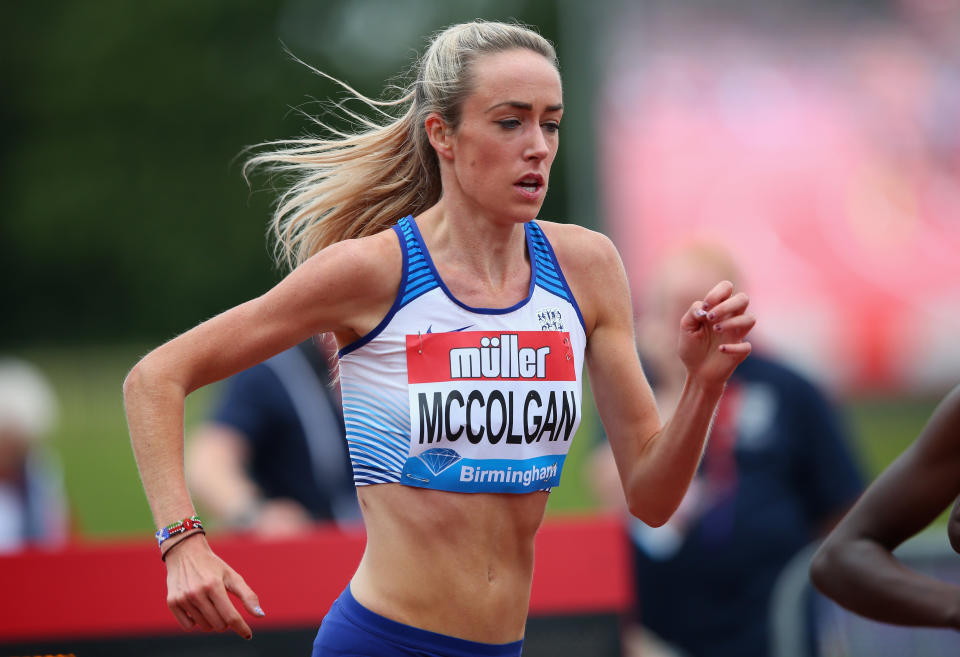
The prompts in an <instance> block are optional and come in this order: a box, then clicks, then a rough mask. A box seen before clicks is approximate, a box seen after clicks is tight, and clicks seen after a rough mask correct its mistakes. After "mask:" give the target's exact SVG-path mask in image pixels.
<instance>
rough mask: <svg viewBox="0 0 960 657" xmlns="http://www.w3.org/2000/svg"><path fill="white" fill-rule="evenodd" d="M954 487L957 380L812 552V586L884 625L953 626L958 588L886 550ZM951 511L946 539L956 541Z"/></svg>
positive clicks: (957, 476)
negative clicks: (919, 430)
mask: <svg viewBox="0 0 960 657" xmlns="http://www.w3.org/2000/svg"><path fill="white" fill-rule="evenodd" d="M958 493H960V386H958V387H957V388H954V390H953V391H952V392H951V393H950V394H949V395H947V397H946V398H945V399H944V400H943V401H942V402H941V403H940V404H939V405H938V406H937V409H936V410H935V411H934V413H933V416H932V417H931V418H930V420H929V422H928V423H927V425H926V427H925V428H924V430H923V432H922V433H921V434H920V437H919V438H918V439H917V440H916V441H915V442H914V444H913V445H911V446H910V447H909V448H908V449H907V450H906V451H905V452H904V453H903V454H902V455H901V456H900V457H899V458H897V460H896V461H894V462H893V464H891V465H890V467H888V468H887V469H886V470H885V471H884V472H883V473H881V474H880V476H879V477H877V479H876V481H874V482H873V484H871V486H870V487H869V488H868V489H867V491H866V492H865V493H864V494H863V496H862V497H861V498H860V500H858V501H857V503H856V504H855V505H854V507H853V508H852V509H851V510H850V513H848V514H847V516H846V517H845V518H844V519H843V520H842V521H841V522H840V524H839V525H837V527H836V529H834V531H833V532H832V533H831V534H830V536H828V537H827V539H826V540H825V541H824V543H823V545H822V546H821V547H820V549H819V550H818V551H817V553H816V555H814V558H813V564H812V566H811V570H810V576H811V579H812V580H813V583H814V585H815V586H816V587H817V588H818V589H819V590H820V591H821V592H822V593H823V594H824V595H827V596H829V597H830V598H833V599H834V600H835V601H836V602H838V603H839V604H840V605H842V606H844V607H846V608H848V609H850V610H851V611H854V612H856V613H858V614H861V615H863V616H866V617H868V618H872V619H874V620H878V621H881V622H885V623H893V624H897V625H918V626H928V627H952V628H954V629H960V587H958V586H955V585H952V584H949V583H946V582H941V581H939V580H936V579H934V578H932V577H928V576H927V575H924V574H921V573H919V572H917V571H915V570H912V569H911V568H908V567H907V566H905V565H904V564H902V563H901V562H900V561H898V560H897V559H896V557H894V555H893V550H894V549H895V548H896V547H897V546H898V545H900V544H901V543H903V542H904V541H905V540H907V539H908V538H910V537H911V536H913V535H915V534H916V533H917V532H919V531H920V530H922V529H923V528H924V527H926V526H927V525H928V524H930V523H931V522H932V521H933V520H934V519H935V518H936V517H937V515H939V514H940V512H941V511H943V509H945V508H946V507H947V506H949V504H950V503H951V501H953V500H954V498H956V497H957V495H958ZM958 523H960V518H958V511H957V509H954V512H953V515H952V517H951V526H950V528H949V532H950V537H951V541H953V542H954V545H956V544H957V543H958V542H960V541H958V540H957V539H960V531H958V530H960V527H958Z"/></svg>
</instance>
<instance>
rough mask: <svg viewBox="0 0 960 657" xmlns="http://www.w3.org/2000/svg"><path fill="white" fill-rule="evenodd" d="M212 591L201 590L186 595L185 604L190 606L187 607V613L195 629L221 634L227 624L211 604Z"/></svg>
mask: <svg viewBox="0 0 960 657" xmlns="http://www.w3.org/2000/svg"><path fill="white" fill-rule="evenodd" d="M213 595H215V594H213V593H212V591H210V590H204V589H201V590H200V591H196V592H191V593H189V594H188V595H187V602H188V604H189V605H191V606H192V610H191V609H190V608H189V607H188V609H187V613H189V614H190V617H191V618H193V620H194V622H196V624H197V627H199V628H200V629H201V630H203V631H205V632H211V631H213V632H223V631H224V630H225V629H227V624H226V622H225V621H224V620H223V617H222V616H221V614H220V610H219V609H217V607H216V606H215V605H214V604H213V603H212V602H211V597H213Z"/></svg>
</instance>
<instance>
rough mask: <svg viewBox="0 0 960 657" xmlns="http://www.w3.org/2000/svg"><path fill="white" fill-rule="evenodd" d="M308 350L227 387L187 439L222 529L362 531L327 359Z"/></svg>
mask: <svg viewBox="0 0 960 657" xmlns="http://www.w3.org/2000/svg"><path fill="white" fill-rule="evenodd" d="M322 345H323V343H315V342H314V340H307V341H305V342H303V343H301V344H299V345H298V346H296V347H294V348H292V349H288V350H287V351H284V352H282V353H280V354H278V355H276V356H274V357H273V358H271V359H269V360H267V361H265V362H263V363H261V364H259V365H256V366H254V367H252V368H250V369H248V370H244V371H243V372H240V373H239V374H236V375H234V376H232V377H230V378H229V379H228V380H227V381H226V385H225V390H224V393H223V397H222V398H221V399H220V401H219V404H218V405H217V407H216V408H215V410H214V412H213V414H212V416H211V418H210V420H209V421H208V422H207V423H205V424H204V425H203V426H202V427H201V428H200V429H199V430H198V431H196V432H195V433H194V434H193V435H192V436H191V439H190V445H189V451H188V453H187V472H188V476H189V477H190V482H191V487H192V489H193V490H194V492H195V493H196V495H197V499H198V501H199V502H200V503H201V504H202V505H203V506H204V507H205V508H206V510H207V512H208V515H212V516H213V517H214V518H215V519H216V520H217V521H218V522H219V523H221V526H223V527H227V528H230V529H236V530H251V531H255V532H257V533H258V534H261V535H271V536H278V535H289V534H292V533H296V532H298V531H301V530H304V529H308V528H310V527H312V526H313V524H314V523H315V522H318V521H334V522H337V523H339V524H353V523H359V522H360V510H359V507H358V506H357V496H356V492H355V488H354V486H353V477H352V474H351V468H350V458H349V455H348V454H347V447H346V442H345V439H344V427H343V417H342V415H341V412H340V400H339V399H338V398H337V394H336V390H335V388H334V387H332V386H331V376H330V370H329V367H328V365H327V363H328V356H329V354H328V353H327V352H326V350H325V349H324V348H323V346H322Z"/></svg>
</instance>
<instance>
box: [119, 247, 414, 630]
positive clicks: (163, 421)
mask: <svg viewBox="0 0 960 657" xmlns="http://www.w3.org/2000/svg"><path fill="white" fill-rule="evenodd" d="M399 279H400V256H399V245H398V242H397V239H396V237H395V236H394V235H393V234H392V231H387V232H386V233H381V234H378V235H374V236H371V237H369V238H364V239H361V240H349V241H346V242H340V243H338V244H335V245H333V246H330V247H328V248H326V249H324V250H323V251H322V252H321V253H319V254H317V255H316V256H314V257H312V258H311V259H309V260H308V261H306V262H305V263H303V264H302V265H301V266H300V267H298V268H297V269H296V270H294V271H293V272H291V273H290V274H289V275H288V276H287V277H286V278H285V279H284V280H283V281H281V282H280V283H279V284H278V285H277V286H276V287H274V288H273V289H271V290H270V291H269V292H267V293H266V294H264V295H263V296H260V297H258V298H256V299H253V300H251V301H248V302H246V303H244V304H241V305H239V306H237V307H235V308H232V309H230V310H228V311H226V312H224V313H222V314H220V315H217V316H216V317H213V318H212V319H209V320H207V321H206V322H203V323H202V324H200V325H199V326H197V327H195V328H193V329H191V330H190V331H187V332H186V333H184V334H182V335H180V336H178V337H176V338H174V339H173V340H171V341H170V342H167V343H166V344H164V345H162V346H160V347H158V348H157V349H155V350H154V351H152V352H150V353H149V354H148V355H147V356H146V357H144V358H143V359H142V360H141V361H140V362H139V363H137V365H136V366H135V367H134V368H133V370H131V372H130V374H129V375H128V376H127V378H126V380H125V381H124V385H123V391H124V404H125V407H126V413H127V423H128V426H129V430H130V439H131V443H132V445H133V452H134V456H135V458H136V461H137V467H138V468H139V470H140V477H141V480H142V482H143V487H144V491H145V492H146V495H147V500H148V502H149V504H150V510H151V512H152V513H153V519H154V522H155V524H156V526H157V527H163V526H165V525H168V524H170V523H173V522H179V521H180V520H183V519H184V518H187V517H190V516H192V515H194V513H195V511H194V507H193V503H192V501H191V499H190V494H189V492H188V490H187V485H186V478H185V476H184V466H183V407H184V399H185V398H186V396H187V395H188V394H190V393H191V392H192V391H194V390H196V389H197V388H200V387H202V386H204V385H207V384H209V383H212V382H214V381H218V380H220V379H223V378H226V377H227V376H230V375H232V374H235V373H236V372H239V371H241V370H244V369H247V368H249V367H251V366H253V365H255V364H256V363H259V362H261V361H263V360H266V359H267V358H269V357H271V356H273V355H274V354H277V353H279V352H281V351H283V350H284V349H287V348H289V347H292V346H293V345H295V344H297V343H299V342H301V341H303V340H304V339H306V338H308V337H309V336H311V335H314V334H316V333H321V332H327V331H332V332H335V333H336V334H337V335H338V336H339V337H340V338H341V339H351V338H353V337H355V336H360V335H363V334H365V333H366V332H368V331H369V330H371V329H372V328H373V327H374V326H376V324H377V322H378V321H379V319H380V318H381V317H382V316H383V315H384V314H385V313H386V311H387V309H388V308H389V306H390V303H392V301H393V294H395V293H396V290H397V286H398V284H399ZM174 541H177V542H176V543H174ZM181 541H182V542H183V545H179V542H181ZM166 543H170V544H172V545H171V548H174V547H175V548H176V549H173V550H172V551H171V552H169V556H167V557H166V564H167V604H168V606H169V607H170V609H171V611H172V612H173V614H174V616H175V617H176V618H177V620H178V622H179V623H180V625H181V626H182V627H183V628H184V629H190V628H192V627H194V626H197V627H200V628H201V629H204V630H216V631H222V630H224V629H226V628H228V627H229V628H231V629H233V630H234V631H236V632H237V633H238V634H240V635H241V636H244V637H245V638H249V637H250V636H252V633H251V631H250V628H249V626H248V625H247V624H246V623H245V622H244V620H243V618H242V617H241V616H240V614H239V613H237V611H236V609H234V607H233V604H232V603H231V602H230V600H229V598H228V596H227V595H226V593H227V591H229V592H231V593H233V594H234V595H236V596H238V597H239V598H240V599H241V600H242V601H243V603H244V606H246V608H247V609H248V610H249V611H250V612H251V613H254V614H257V615H260V614H258V611H259V604H258V602H257V598H256V595H255V594H254V593H253V591H252V590H250V588H249V587H248V586H247V585H246V584H245V583H244V582H243V579H242V578H240V576H239V575H237V574H236V572H235V571H233V570H232V569H231V568H230V567H229V566H227V565H226V564H225V563H224V562H223V561H221V560H220V559H219V558H218V557H217V556H216V555H215V554H214V553H213V552H212V551H211V550H210V548H209V546H208V544H207V542H206V538H205V537H204V536H202V535H201V536H190V535H188V534H183V535H181V536H180V537H177V538H176V539H170V540H168V541H167V542H166ZM165 548H166V545H165ZM167 549H169V548H167Z"/></svg>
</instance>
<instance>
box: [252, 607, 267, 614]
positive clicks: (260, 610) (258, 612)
mask: <svg viewBox="0 0 960 657" xmlns="http://www.w3.org/2000/svg"><path fill="white" fill-rule="evenodd" d="M253 613H255V614H256V615H257V616H266V614H265V613H263V609H261V608H260V607H254V608H253Z"/></svg>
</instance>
